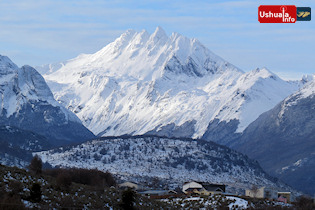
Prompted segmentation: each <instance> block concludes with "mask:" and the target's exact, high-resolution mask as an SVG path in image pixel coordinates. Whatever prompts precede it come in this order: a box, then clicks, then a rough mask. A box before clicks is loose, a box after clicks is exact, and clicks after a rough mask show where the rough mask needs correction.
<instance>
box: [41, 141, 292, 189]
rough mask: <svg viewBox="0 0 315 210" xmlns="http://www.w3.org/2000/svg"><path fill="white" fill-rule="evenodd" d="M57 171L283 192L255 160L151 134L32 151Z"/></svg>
mask: <svg viewBox="0 0 315 210" xmlns="http://www.w3.org/2000/svg"><path fill="white" fill-rule="evenodd" d="M36 154H37V155H39V156H40V157H41V158H42V160H43V161H44V162H48V163H49V164H51V165H52V166H58V167H78V168H97V169H98V170H101V171H107V170H108V171H110V172H111V173H113V174H116V175H117V176H119V177H121V178H122V179H124V180H132V181H136V182H140V183H144V182H146V181H148V180H149V179H150V178H151V179H152V178H155V179H158V180H165V181H166V182H167V183H168V184H172V183H173V184H175V185H181V184H182V183H183V182H185V181H189V180H199V181H208V182H212V183H225V184H228V185H229V187H233V188H235V189H240V188H242V189H244V188H246V187H247V188H248V187H251V185H252V184H255V185H261V186H269V187H272V188H275V189H289V188H288V187H287V186H285V185H283V184H281V183H280V182H277V181H276V179H274V178H272V177H270V176H269V175H267V174H266V173H265V172H264V171H263V170H262V169H261V167H260V166H259V164H258V163H257V162H256V161H253V160H251V159H249V158H248V157H247V156H245V155H243V154H241V153H238V152H236V151H233V150H231V149H229V148H227V147H225V146H220V145H218V144H215V143H213V142H207V141H202V140H193V139H175V138H167V137H157V136H123V137H102V138H100V139H97V140H93V141H89V142H85V143H82V144H79V145H76V146H70V147H62V148H58V149H53V150H49V151H43V152H38V153H36Z"/></svg>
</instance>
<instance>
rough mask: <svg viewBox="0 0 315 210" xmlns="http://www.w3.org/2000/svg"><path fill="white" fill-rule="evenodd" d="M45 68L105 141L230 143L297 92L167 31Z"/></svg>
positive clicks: (58, 94) (61, 96)
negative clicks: (150, 137) (151, 137)
mask: <svg viewBox="0 0 315 210" xmlns="http://www.w3.org/2000/svg"><path fill="white" fill-rule="evenodd" d="M38 69H39V71H40V72H43V73H44V77H45V79H46V80H47V81H48V85H49V86H50V88H51V89H52V91H53V93H54V96H55V98H56V99H57V100H58V101H59V102H60V103H62V104H63V105H64V106H66V107H67V108H69V109H70V110H72V111H73V112H74V113H76V114H77V116H78V117H79V118H80V119H81V121H82V122H83V124H84V125H85V126H87V127H88V128H89V129H90V130H91V131H92V132H93V133H94V134H97V135H100V136H111V135H115V136H117V135H123V134H132V135H137V134H157V135H162V136H165V135H166V136H175V137H180V136H184V137H192V138H201V137H203V138H204V139H208V140H213V141H216V142H219V143H221V144H228V143H229V142H231V141H232V140H233V139H235V136H237V135H234V133H235V132H236V133H240V132H242V131H243V130H244V129H245V128H246V127H247V125H248V124H249V123H250V122H252V121H253V120H255V119H256V118H257V117H258V116H259V115H260V114H261V113H262V112H264V111H267V110H268V109H271V108H272V107H274V106H275V105H276V104H277V103H278V102H280V101H281V100H282V99H284V98H285V97H286V96H288V95H290V94H291V93H293V92H294V91H295V90H297V84H293V83H288V82H285V81H283V80H281V79H280V78H279V77H277V76H276V75H274V74H273V73H271V72H270V71H268V70H267V69H265V68H263V69H257V70H254V71H251V72H248V73H243V72H242V71H241V70H239V69H238V68H237V67H235V66H233V65H232V64H230V63H228V62H227V61H225V60H223V59H222V58H220V57H219V56H217V55H215V54H214V53H212V52H211V51H210V50H208V49H207V48H206V47H204V46H203V45H202V44H201V43H200V42H199V41H197V40H196V39H189V38H186V37H184V36H182V35H179V34H177V33H173V34H172V35H171V36H170V37H168V36H167V35H166V34H165V32H164V31H163V29H161V28H160V27H158V28H157V29H156V31H155V32H154V33H153V34H151V35H150V34H148V33H147V32H146V31H142V32H135V31H133V30H128V31H127V32H126V33H124V34H122V35H121V36H120V37H119V38H118V39H116V40H115V41H114V42H112V43H110V44H109V45H107V46H106V47H104V48H103V49H101V50H100V51H98V52H96V53H94V54H82V55H80V56H78V57H77V58H74V59H72V60H69V61H67V62H64V63H61V64H54V65H46V66H43V67H39V68H38ZM257 104H259V105H260V106H259V107H258V108H257ZM249 113H250V114H249ZM227 124H228V126H226V125H227ZM218 129H220V130H222V131H220V132H218V133H214V132H213V131H214V130H218ZM230 133H232V135H231V136H229V134H230Z"/></svg>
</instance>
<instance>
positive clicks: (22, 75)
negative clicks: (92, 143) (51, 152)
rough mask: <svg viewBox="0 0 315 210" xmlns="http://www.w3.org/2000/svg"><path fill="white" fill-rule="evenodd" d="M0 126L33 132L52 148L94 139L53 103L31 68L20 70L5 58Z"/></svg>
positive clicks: (0, 60) (0, 72)
mask: <svg viewBox="0 0 315 210" xmlns="http://www.w3.org/2000/svg"><path fill="white" fill-rule="evenodd" d="M0 125H2V126H12V127H16V128H19V129H22V130H28V131H32V132H35V133H37V134H39V135H41V136H44V137H46V138H47V139H48V140H49V143H50V144H52V145H65V144H69V143H71V142H82V141H84V140H87V139H92V138H93V137H94V135H93V133H92V132H90V131H89V130H88V129H87V128H85V127H84V126H83V125H82V124H81V122H80V120H79V119H78V117H77V116H76V115H75V114H73V113H72V112H71V111H69V110H67V109H66V108H64V107H63V106H62V105H60V104H59V103H58V102H57V101H56V100H55V99H54V97H53V94H52V92H51V91H50V89H49V87H48V86H47V84H46V82H45V80H44V78H43V77H42V76H41V75H40V74H39V73H38V72H37V71H36V70H35V69H34V68H32V67H30V66H23V67H21V68H19V67H17V66H16V65H15V64H14V63H13V62H12V61H11V60H10V59H9V58H8V57H6V56H0Z"/></svg>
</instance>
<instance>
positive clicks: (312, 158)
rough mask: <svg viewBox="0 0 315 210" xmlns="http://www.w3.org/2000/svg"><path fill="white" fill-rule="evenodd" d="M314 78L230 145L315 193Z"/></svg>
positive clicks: (267, 168)
mask: <svg viewBox="0 0 315 210" xmlns="http://www.w3.org/2000/svg"><path fill="white" fill-rule="evenodd" d="M314 109H315V80H314V79H313V80H312V81H310V82H308V83H306V84H305V86H304V87H303V88H302V89H301V90H299V91H297V92H296V93H294V94H292V95H291V96H289V97H287V98H286V99H285V100H284V101H282V102H281V103H279V104H278V105H277V106H276V107H275V108H273V109H271V110H270V111H268V112H266V113H264V114H262V115H261V116H260V117H259V118H258V119H257V120H255V121H254V122H253V123H251V124H250V125H249V126H248V128H246V129H245V131H244V133H243V135H242V136H241V138H240V140H239V141H238V144H235V145H234V146H233V148H235V149H237V150H239V151H241V152H244V153H245V154H247V155H249V156H250V157H251V158H254V159H257V160H258V161H259V162H260V164H261V165H262V167H263V168H264V169H265V170H266V171H267V172H269V173H271V174H272V175H274V176H277V177H280V178H281V179H282V180H284V181H286V182H287V183H288V184H290V185H292V186H294V187H296V188H297V189H299V190H302V191H304V192H307V193H310V194H311V195H312V194H313V193H315V185H314V183H315V152H314V151H315V141H314V140H315V112H314Z"/></svg>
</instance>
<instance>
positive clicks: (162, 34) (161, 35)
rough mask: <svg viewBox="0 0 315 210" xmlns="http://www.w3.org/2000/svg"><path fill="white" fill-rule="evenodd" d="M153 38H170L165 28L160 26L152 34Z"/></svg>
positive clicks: (155, 39) (156, 39)
mask: <svg viewBox="0 0 315 210" xmlns="http://www.w3.org/2000/svg"><path fill="white" fill-rule="evenodd" d="M151 39H152V40H154V41H159V40H161V39H168V36H167V34H166V33H165V31H164V30H163V28H162V27H160V26H158V27H156V29H155V31H154V33H153V34H152V35H151Z"/></svg>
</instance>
